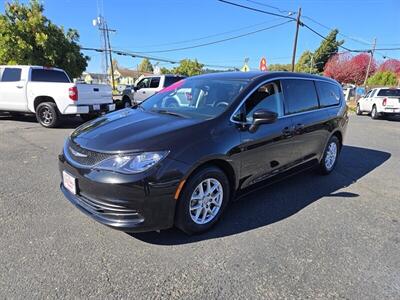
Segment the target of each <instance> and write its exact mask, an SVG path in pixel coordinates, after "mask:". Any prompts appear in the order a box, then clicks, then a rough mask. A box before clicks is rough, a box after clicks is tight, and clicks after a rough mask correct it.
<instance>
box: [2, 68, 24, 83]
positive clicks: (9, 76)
mask: <svg viewBox="0 0 400 300" xmlns="http://www.w3.org/2000/svg"><path fill="white" fill-rule="evenodd" d="M20 80H21V69H19V68H5V69H4V70H3V76H2V77H1V81H3V82H10V81H20Z"/></svg>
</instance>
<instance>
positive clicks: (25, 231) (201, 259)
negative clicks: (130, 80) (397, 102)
mask: <svg viewBox="0 0 400 300" xmlns="http://www.w3.org/2000/svg"><path fill="white" fill-rule="evenodd" d="M79 124H80V123H79V120H78V119H76V120H71V121H70V122H69V123H68V124H67V125H66V126H65V128H62V129H52V130H49V129H44V128H42V127H41V126H40V125H39V124H37V123H36V122H35V120H34V118H32V117H20V118H11V117H8V116H7V115H0V245H1V247H0V298H28V299H31V298H44V297H48V298H64V297H67V298H86V297H93V298H94V297H96V298H97V297H100V298H111V297H112V298H114V297H115V298H139V299H142V298H154V299H157V298H179V299H181V298H197V299H200V298H233V299H238V298H244V299H249V298H271V299H277V298H312V299H325V298H345V299H384V298H386V299H395V298H396V299H399V297H400V185H399V177H400V171H399V170H400V120H399V119H392V120H377V121H374V120H371V119H370V118H369V117H367V116H363V117H357V116H351V118H350V123H349V127H348V131H347V136H346V138H345V146H344V149H343V152H342V155H341V158H340V161H339V164H338V166H337V169H336V170H335V172H334V173H333V174H331V175H329V176H325V177H322V176H319V175H317V174H316V173H315V172H313V171H308V172H306V173H303V174H301V175H297V176H295V177H292V178H290V179H288V180H286V181H282V182H279V183H277V184H275V185H272V186H269V187H266V188H264V189H262V190H259V191H257V192H256V193H253V194H250V195H248V196H246V197H245V198H243V199H241V200H240V201H237V202H234V203H232V205H231V206H230V207H229V208H228V210H227V211H226V214H225V217H224V218H222V220H221V222H220V223H219V224H218V225H217V226H216V227H215V228H214V229H213V230H211V232H209V233H206V234H203V235H200V236H193V237H188V236H186V235H184V234H183V233H181V232H180V231H178V230H176V229H171V230H167V231H162V232H161V233H155V232H154V233H143V234H135V235H129V234H126V233H123V232H118V231H115V230H112V229H109V228H107V227H105V226H102V225H100V224H98V223H96V222H95V221H93V220H91V219H89V218H88V217H86V216H85V215H83V214H82V213H81V212H79V211H78V210H77V209H76V208H74V207H73V206H72V204H70V203H69V202H68V201H67V200H66V199H65V198H64V196H63V195H62V193H61V192H60V191H59V181H60V176H59V173H58V169H57V155H58V153H59V152H60V149H61V147H62V144H63V141H64V139H65V137H66V136H67V135H68V134H69V133H70V132H71V131H72V130H73V128H75V127H76V126H78V125H79Z"/></svg>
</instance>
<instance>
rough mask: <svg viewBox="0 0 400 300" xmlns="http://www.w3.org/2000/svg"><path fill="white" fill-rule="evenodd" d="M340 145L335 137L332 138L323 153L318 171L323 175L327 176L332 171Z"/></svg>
mask: <svg viewBox="0 0 400 300" xmlns="http://www.w3.org/2000/svg"><path fill="white" fill-rule="evenodd" d="M340 148H341V144H340V141H339V139H338V138H337V137H336V136H332V137H331V138H330V139H329V141H328V144H327V145H326V149H325V152H324V156H323V157H322V160H321V162H320V165H319V171H320V173H321V174H323V175H328V174H329V173H331V172H332V171H333V169H334V168H335V166H336V163H337V159H338V157H339V153H340Z"/></svg>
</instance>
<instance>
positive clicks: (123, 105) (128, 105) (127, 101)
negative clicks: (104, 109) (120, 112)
mask: <svg viewBox="0 0 400 300" xmlns="http://www.w3.org/2000/svg"><path fill="white" fill-rule="evenodd" d="M122 107H123V108H128V107H131V101H130V100H124V102H123V104H122Z"/></svg>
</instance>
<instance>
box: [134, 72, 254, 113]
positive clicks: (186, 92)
mask: <svg viewBox="0 0 400 300" xmlns="http://www.w3.org/2000/svg"><path fill="white" fill-rule="evenodd" d="M247 84H248V81H247V80H227V79H204V78H188V79H183V80H180V81H178V82H176V83H174V84H173V85H171V86H169V87H167V88H165V89H163V90H161V91H160V92H158V93H157V94H155V95H154V96H152V97H150V98H148V99H147V100H146V101H144V102H143V103H142V104H141V105H140V106H141V108H143V109H144V110H146V111H154V112H158V113H163V114H165V113H167V114H171V115H176V116H182V117H187V118H199V119H209V118H214V117H216V116H218V115H220V114H221V113H223V112H224V111H225V110H226V109H227V108H228V107H229V106H230V105H231V104H232V102H233V100H234V99H235V97H236V96H237V95H238V94H239V93H240V92H241V90H242V89H243V88H244V87H245V86H246V85H247Z"/></svg>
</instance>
